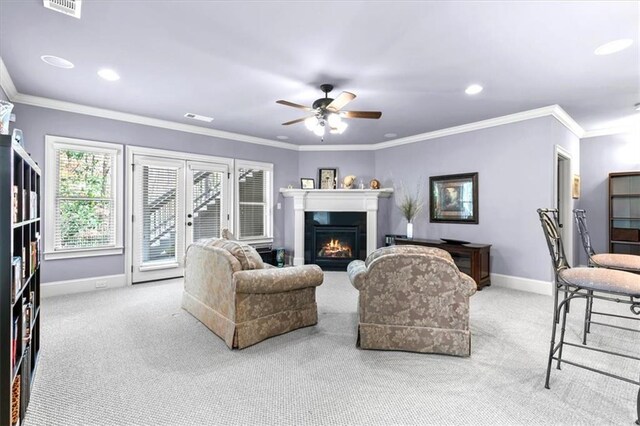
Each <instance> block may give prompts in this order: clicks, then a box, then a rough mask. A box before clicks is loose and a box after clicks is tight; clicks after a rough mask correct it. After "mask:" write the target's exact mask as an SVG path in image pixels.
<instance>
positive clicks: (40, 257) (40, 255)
mask: <svg viewBox="0 0 640 426" xmlns="http://www.w3.org/2000/svg"><path fill="white" fill-rule="evenodd" d="M40 242H41V238H40V233H39V232H36V253H37V256H36V260H37V261H38V264H39V263H40V260H42V252H41V251H40V247H41V245H40Z"/></svg>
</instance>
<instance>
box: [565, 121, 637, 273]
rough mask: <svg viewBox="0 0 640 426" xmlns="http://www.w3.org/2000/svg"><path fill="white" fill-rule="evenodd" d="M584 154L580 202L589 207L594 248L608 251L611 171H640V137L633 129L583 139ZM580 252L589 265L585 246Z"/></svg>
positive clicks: (581, 259)
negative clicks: (639, 137) (639, 138)
mask: <svg viewBox="0 0 640 426" xmlns="http://www.w3.org/2000/svg"><path fill="white" fill-rule="evenodd" d="M580 155H581V178H580V184H581V187H582V188H581V193H580V201H579V203H578V205H579V207H580V208H581V209H585V210H586V211H587V223H588V225H589V235H590V236H591V240H592V241H591V243H592V244H593V249H594V250H595V251H596V253H605V252H607V251H609V243H608V241H609V240H608V238H609V237H608V234H609V200H608V196H609V186H608V178H609V173H611V172H627V171H640V141H639V140H638V136H637V135H636V136H634V135H633V134H630V133H629V134H618V135H609V136H600V137H596V138H587V139H582V140H581V141H580ZM579 253H580V259H579V262H580V264H581V265H586V264H587V255H586V254H585V253H584V251H583V250H582V246H580V250H579Z"/></svg>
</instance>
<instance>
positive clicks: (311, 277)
mask: <svg viewBox="0 0 640 426" xmlns="http://www.w3.org/2000/svg"><path fill="white" fill-rule="evenodd" d="M323 279H324V275H323V273H322V269H320V267H319V266H318V265H303V266H294V267H291V268H268V269H261V270H257V271H256V270H254V271H239V272H236V273H235V274H233V281H234V283H235V288H236V292H237V293H282V292H285V291H292V290H299V289H301V288H306V287H317V286H319V285H320V284H322V281H323Z"/></svg>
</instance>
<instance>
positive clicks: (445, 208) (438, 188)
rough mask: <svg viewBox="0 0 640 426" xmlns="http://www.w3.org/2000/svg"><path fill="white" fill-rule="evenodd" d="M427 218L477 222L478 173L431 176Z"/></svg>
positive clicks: (444, 221)
mask: <svg viewBox="0 0 640 426" xmlns="http://www.w3.org/2000/svg"><path fill="white" fill-rule="evenodd" d="M429 188H430V193H429V220H430V221H431V222H440V223H472V224H477V223H478V173H463V174H457V175H445V176H431V177H430V178H429Z"/></svg>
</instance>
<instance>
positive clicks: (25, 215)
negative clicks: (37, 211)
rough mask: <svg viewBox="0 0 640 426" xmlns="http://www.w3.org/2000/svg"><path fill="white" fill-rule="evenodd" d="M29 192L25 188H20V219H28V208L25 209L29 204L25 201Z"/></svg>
mask: <svg viewBox="0 0 640 426" xmlns="http://www.w3.org/2000/svg"><path fill="white" fill-rule="evenodd" d="M28 193H29V191H27V190H26V189H23V190H22V219H21V220H28V219H29V210H28V209H27V206H28V205H29V204H28V203H27V199H28V198H27V194H28Z"/></svg>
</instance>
